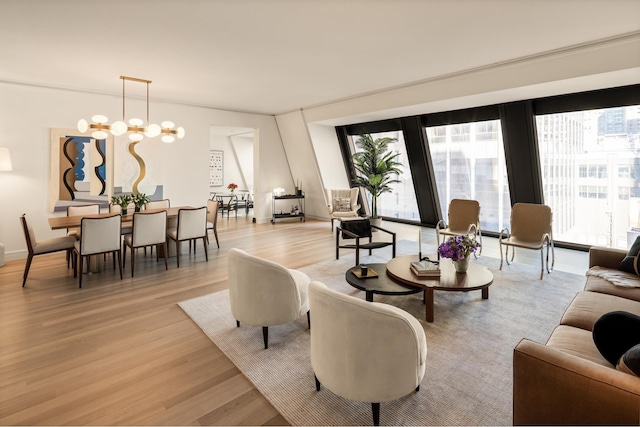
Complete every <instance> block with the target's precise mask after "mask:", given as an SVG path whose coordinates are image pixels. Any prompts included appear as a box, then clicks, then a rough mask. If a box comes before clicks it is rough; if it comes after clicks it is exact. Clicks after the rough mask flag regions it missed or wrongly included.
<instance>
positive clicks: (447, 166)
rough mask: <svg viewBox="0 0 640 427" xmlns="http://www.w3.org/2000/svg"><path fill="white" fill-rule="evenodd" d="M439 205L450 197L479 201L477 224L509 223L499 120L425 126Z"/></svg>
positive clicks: (497, 226) (486, 227) (444, 204)
mask: <svg viewBox="0 0 640 427" xmlns="http://www.w3.org/2000/svg"><path fill="white" fill-rule="evenodd" d="M426 130H427V138H428V141H429V142H428V145H429V151H430V152H431V158H432V161H433V169H434V173H435V178H436V186H437V189H438V198H439V200H440V207H441V208H442V211H443V212H442V217H443V218H445V219H446V218H447V216H448V211H447V209H448V208H449V202H450V201H451V199H473V200H477V201H478V202H479V203H480V208H481V211H480V226H481V228H482V229H483V230H487V231H500V230H502V229H503V228H504V227H509V219H510V216H511V197H510V195H509V182H508V180H507V170H506V165H505V160H504V146H503V144H502V132H501V128H500V120H489V121H485V122H473V123H462V124H456V125H444V126H432V127H428V128H426Z"/></svg>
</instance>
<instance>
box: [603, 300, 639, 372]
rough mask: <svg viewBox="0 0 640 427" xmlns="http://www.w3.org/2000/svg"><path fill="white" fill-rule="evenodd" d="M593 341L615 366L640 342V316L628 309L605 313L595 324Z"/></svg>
mask: <svg viewBox="0 0 640 427" xmlns="http://www.w3.org/2000/svg"><path fill="white" fill-rule="evenodd" d="M592 334H593V342H594V344H595V345H596V347H597V348H598V351H600V354H602V357H604V358H605V359H607V361H608V362H609V363H611V364H612V365H613V366H616V365H617V364H618V361H619V360H620V358H621V357H622V355H623V354H625V353H626V352H627V351H628V350H629V349H630V348H631V347H633V346H635V345H637V344H640V316H637V315H635V314H633V313H628V312H626V311H612V312H610V313H606V314H603V315H602V316H601V317H600V318H599V319H598V320H597V321H596V323H594V325H593V331H592Z"/></svg>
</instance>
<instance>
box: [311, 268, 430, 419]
mask: <svg viewBox="0 0 640 427" xmlns="http://www.w3.org/2000/svg"><path fill="white" fill-rule="evenodd" d="M309 308H310V310H309V311H310V313H311V324H312V325H313V327H312V328H311V367H312V368H313V373H314V374H315V381H316V390H317V391H320V388H321V385H324V386H325V387H326V388H327V389H329V390H330V391H332V392H333V393H335V394H337V395H338V396H341V397H344V398H345V399H349V400H357V401H360V402H369V403H371V409H372V412H373V424H374V425H379V423H380V403H381V402H388V401H391V400H395V399H398V398H400V397H403V396H406V395H407V394H409V393H411V392H413V391H414V390H415V391H419V389H420V382H421V381H422V379H423V378H424V374H425V369H426V360H427V338H426V336H425V333H424V329H423V328H422V326H421V325H420V322H418V320H417V319H416V318H415V317H413V316H412V315H410V314H409V313H407V312H406V311H404V310H402V309H400V308H397V307H394V306H391V305H388V304H383V303H377V302H368V301H364V300H362V299H360V298H356V297H352V296H349V295H345V294H342V293H340V292H337V291H335V290H333V289H329V288H328V287H327V286H326V285H324V284H323V283H321V282H317V281H313V282H311V284H310V285H309ZM359 424H365V423H364V421H362V422H360V423H359Z"/></svg>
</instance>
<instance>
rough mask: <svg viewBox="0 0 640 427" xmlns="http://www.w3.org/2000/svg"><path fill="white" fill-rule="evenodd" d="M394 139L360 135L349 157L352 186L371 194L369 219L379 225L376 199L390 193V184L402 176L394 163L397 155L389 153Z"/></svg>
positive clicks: (396, 181) (397, 165)
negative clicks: (352, 174) (353, 151)
mask: <svg viewBox="0 0 640 427" xmlns="http://www.w3.org/2000/svg"><path fill="white" fill-rule="evenodd" d="M395 141H397V139H396V138H390V137H384V138H376V139H373V137H372V136H371V135H369V134H365V135H360V136H359V137H358V139H357V140H356V147H357V148H358V150H359V151H358V152H356V153H355V154H354V155H353V156H351V161H352V163H353V167H354V169H355V170H356V172H357V173H356V177H355V178H354V180H353V184H354V185H357V186H359V187H362V188H364V189H365V190H367V191H368V192H369V193H370V194H371V219H372V221H371V222H372V223H373V224H375V225H380V222H381V220H380V218H378V197H379V196H380V195H381V194H383V193H391V192H392V191H393V189H392V188H391V184H394V183H398V182H400V180H399V179H398V178H397V176H398V175H400V174H402V169H400V166H402V164H401V163H399V162H397V161H396V158H397V157H398V155H399V154H398V153H393V152H392V151H389V148H388V146H389V144H390V143H392V142H395Z"/></svg>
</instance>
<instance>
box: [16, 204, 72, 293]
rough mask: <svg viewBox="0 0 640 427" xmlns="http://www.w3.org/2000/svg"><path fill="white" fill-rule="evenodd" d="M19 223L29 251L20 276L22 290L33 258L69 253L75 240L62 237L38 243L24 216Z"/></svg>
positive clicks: (69, 237)
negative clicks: (63, 252) (61, 252)
mask: <svg viewBox="0 0 640 427" xmlns="http://www.w3.org/2000/svg"><path fill="white" fill-rule="evenodd" d="M20 222H22V229H23V231H24V237H25V240H26V241H27V249H28V250H29V254H28V255H27V263H26V264H25V266H24V274H23V276H22V287H23V288H24V285H25V283H27V276H29V268H31V261H33V257H34V256H36V255H43V254H50V253H52V252H60V251H67V254H68V253H69V251H71V250H73V247H74V245H75V243H76V238H75V237H74V236H64V237H54V238H53V239H48V240H41V241H38V240H37V239H36V234H35V232H34V231H33V228H32V227H31V225H29V224H27V216H26V214H22V216H21V217H20Z"/></svg>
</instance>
